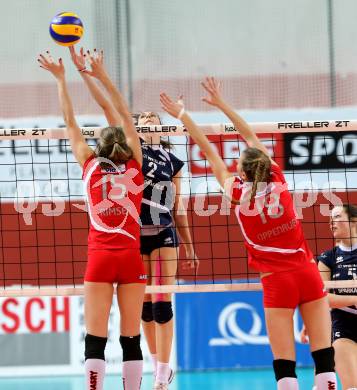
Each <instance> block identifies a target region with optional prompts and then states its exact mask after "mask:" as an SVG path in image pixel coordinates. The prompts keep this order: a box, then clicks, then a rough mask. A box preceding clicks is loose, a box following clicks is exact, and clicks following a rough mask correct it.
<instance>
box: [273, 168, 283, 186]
mask: <svg viewBox="0 0 357 390" xmlns="http://www.w3.org/2000/svg"><path fill="white" fill-rule="evenodd" d="M271 181H272V182H279V183H283V184H285V183H286V180H285V176H284V173H283V171H282V170H281V168H280V167H279V165H277V164H272V165H271Z"/></svg>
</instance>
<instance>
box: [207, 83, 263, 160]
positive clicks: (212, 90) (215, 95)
mask: <svg viewBox="0 0 357 390" xmlns="http://www.w3.org/2000/svg"><path fill="white" fill-rule="evenodd" d="M201 85H202V86H203V88H204V89H205V90H206V92H207V93H208V96H207V97H205V98H203V99H202V100H203V101H204V102H206V103H207V104H209V105H211V106H214V107H217V108H218V109H219V110H221V111H222V112H223V113H224V114H225V115H226V116H227V117H228V118H229V119H230V120H231V121H232V123H233V125H234V127H235V128H236V129H237V130H238V131H239V134H240V135H241V136H242V137H243V139H244V140H245V142H246V143H247V145H248V146H249V147H253V148H257V149H259V150H261V151H262V152H263V153H264V154H266V155H267V156H269V152H268V149H267V148H266V147H265V146H264V145H263V144H262V142H261V141H260V140H259V138H258V137H257V135H256V134H255V133H254V131H253V130H252V128H251V127H250V126H249V124H248V123H247V122H246V121H245V120H244V119H243V118H242V117H241V116H239V115H238V114H237V113H236V112H235V111H234V110H233V109H232V107H230V106H229V105H228V104H227V103H226V102H225V101H224V99H223V98H222V96H221V92H220V89H221V83H220V82H217V81H216V80H215V79H214V77H206V79H205V81H204V82H202V83H201Z"/></svg>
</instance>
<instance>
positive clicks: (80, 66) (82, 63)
mask: <svg viewBox="0 0 357 390" xmlns="http://www.w3.org/2000/svg"><path fill="white" fill-rule="evenodd" d="M69 52H70V55H71V58H72V62H73V63H74V65H75V67H76V68H77V70H78V71H79V72H84V71H85V70H86V56H85V54H84V49H83V47H81V49H80V50H79V53H77V52H76V49H75V48H74V46H69Z"/></svg>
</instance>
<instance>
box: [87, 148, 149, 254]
mask: <svg viewBox="0 0 357 390" xmlns="http://www.w3.org/2000/svg"><path fill="white" fill-rule="evenodd" d="M83 180H84V185H85V194H86V197H87V205H88V213H89V218H90V229H89V236H88V250H93V249H94V250H95V249H96V250H100V249H128V248H139V247H140V239H139V237H140V226H139V214H140V206H141V200H142V191H143V183H144V178H143V175H142V172H141V167H140V165H139V163H138V162H137V161H136V160H134V159H131V160H128V161H127V162H125V163H122V164H119V165H118V166H116V165H115V164H114V163H113V165H109V164H108V166H106V167H105V168H102V167H101V166H100V164H99V161H98V159H96V158H95V156H91V157H90V158H88V160H87V161H86V162H85V163H84V166H83Z"/></svg>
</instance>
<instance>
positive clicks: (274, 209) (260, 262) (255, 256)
mask: <svg viewBox="0 0 357 390" xmlns="http://www.w3.org/2000/svg"><path fill="white" fill-rule="evenodd" d="M262 184H263V185H262V186H261V187H260V188H259V186H258V190H257V193H256V196H255V199H254V201H253V202H250V201H249V200H248V201H247V202H244V198H245V195H247V196H248V197H249V194H250V188H251V187H250V186H251V183H246V182H243V181H242V180H241V179H240V178H236V180H235V182H234V188H233V192H232V195H233V198H234V199H236V200H240V205H239V206H237V207H236V215H237V218H238V222H239V225H240V227H241V230H242V234H243V237H244V240H245V246H246V248H247V251H248V260H249V265H250V266H252V267H253V268H254V269H256V270H257V271H259V272H277V271H286V270H289V269H294V268H298V267H301V266H302V265H304V264H306V263H308V262H310V260H311V259H312V258H313V254H312V252H311V250H310V248H309V247H308V245H307V242H306V241H305V237H304V233H303V230H302V226H301V223H300V221H299V219H298V217H297V214H296V212H295V208H294V204H293V200H292V197H291V195H290V193H289V191H288V185H287V183H286V180H285V177H284V175H283V173H282V171H281V169H280V167H279V166H277V165H275V164H272V167H271V177H270V181H269V183H267V184H265V185H264V183H262ZM248 199H249V198H248Z"/></svg>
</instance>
